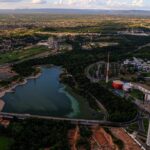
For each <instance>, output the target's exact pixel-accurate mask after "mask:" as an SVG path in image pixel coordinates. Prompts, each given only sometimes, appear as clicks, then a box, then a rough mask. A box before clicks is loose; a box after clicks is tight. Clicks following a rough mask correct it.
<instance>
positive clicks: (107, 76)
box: [106, 52, 110, 83]
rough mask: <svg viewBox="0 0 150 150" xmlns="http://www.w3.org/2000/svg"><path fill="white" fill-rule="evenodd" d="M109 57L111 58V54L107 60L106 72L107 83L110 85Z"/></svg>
mask: <svg viewBox="0 0 150 150" xmlns="http://www.w3.org/2000/svg"><path fill="white" fill-rule="evenodd" d="M109 57H110V54H109V52H108V60H107V70H106V83H108V81H109V65H110V64H109Z"/></svg>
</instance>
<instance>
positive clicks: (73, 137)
mask: <svg viewBox="0 0 150 150" xmlns="http://www.w3.org/2000/svg"><path fill="white" fill-rule="evenodd" d="M68 137H69V143H70V145H71V150H77V148H76V143H77V140H78V138H79V127H78V125H77V126H76V128H75V129H72V130H70V131H69V135H68Z"/></svg>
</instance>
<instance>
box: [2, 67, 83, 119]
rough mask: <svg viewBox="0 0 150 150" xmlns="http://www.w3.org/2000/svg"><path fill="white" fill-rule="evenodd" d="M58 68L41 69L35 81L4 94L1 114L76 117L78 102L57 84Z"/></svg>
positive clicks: (62, 86) (59, 69)
mask: <svg viewBox="0 0 150 150" xmlns="http://www.w3.org/2000/svg"><path fill="white" fill-rule="evenodd" d="M61 72H62V69H61V68H60V67H56V66H55V67H50V68H48V67H42V74H41V76H40V77H39V78H37V79H30V80H28V82H27V84H25V85H20V86H18V87H16V88H15V92H14V93H6V94H5V96H4V97H3V98H2V99H3V100H4V101H5V106H4V108H3V112H15V113H30V114H39V115H50V116H68V117H73V116H76V115H77V114H78V113H79V112H80V110H79V103H78V101H77V100H76V99H75V98H74V97H73V96H72V95H70V94H69V93H68V92H67V91H65V85H63V84H61V83H60V82H59V76H60V74H61Z"/></svg>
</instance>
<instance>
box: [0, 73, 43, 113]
mask: <svg viewBox="0 0 150 150" xmlns="http://www.w3.org/2000/svg"><path fill="white" fill-rule="evenodd" d="M40 75H41V72H39V73H38V74H37V75H34V76H30V77H27V78H24V79H23V81H20V82H19V81H18V80H17V81H13V82H12V83H11V84H10V85H9V86H8V87H1V88H0V112H1V111H2V110H3V108H4V106H5V102H4V100H3V99H2V97H3V96H4V95H5V94H6V93H10V92H14V91H13V90H14V89H15V88H16V87H18V86H20V85H25V84H26V83H27V82H28V80H31V79H36V78H38V77H39V76H40Z"/></svg>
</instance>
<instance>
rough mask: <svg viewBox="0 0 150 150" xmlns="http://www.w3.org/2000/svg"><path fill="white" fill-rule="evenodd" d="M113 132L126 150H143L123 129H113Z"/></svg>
mask: <svg viewBox="0 0 150 150" xmlns="http://www.w3.org/2000/svg"><path fill="white" fill-rule="evenodd" d="M111 132H112V133H113V134H114V136H116V137H117V138H118V139H120V140H122V141H123V143H124V146H125V147H124V150H141V148H140V146H139V145H138V144H137V143H136V142H135V141H134V140H133V139H132V138H131V137H130V136H129V135H128V134H127V133H126V132H125V130H124V129H122V128H111Z"/></svg>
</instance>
